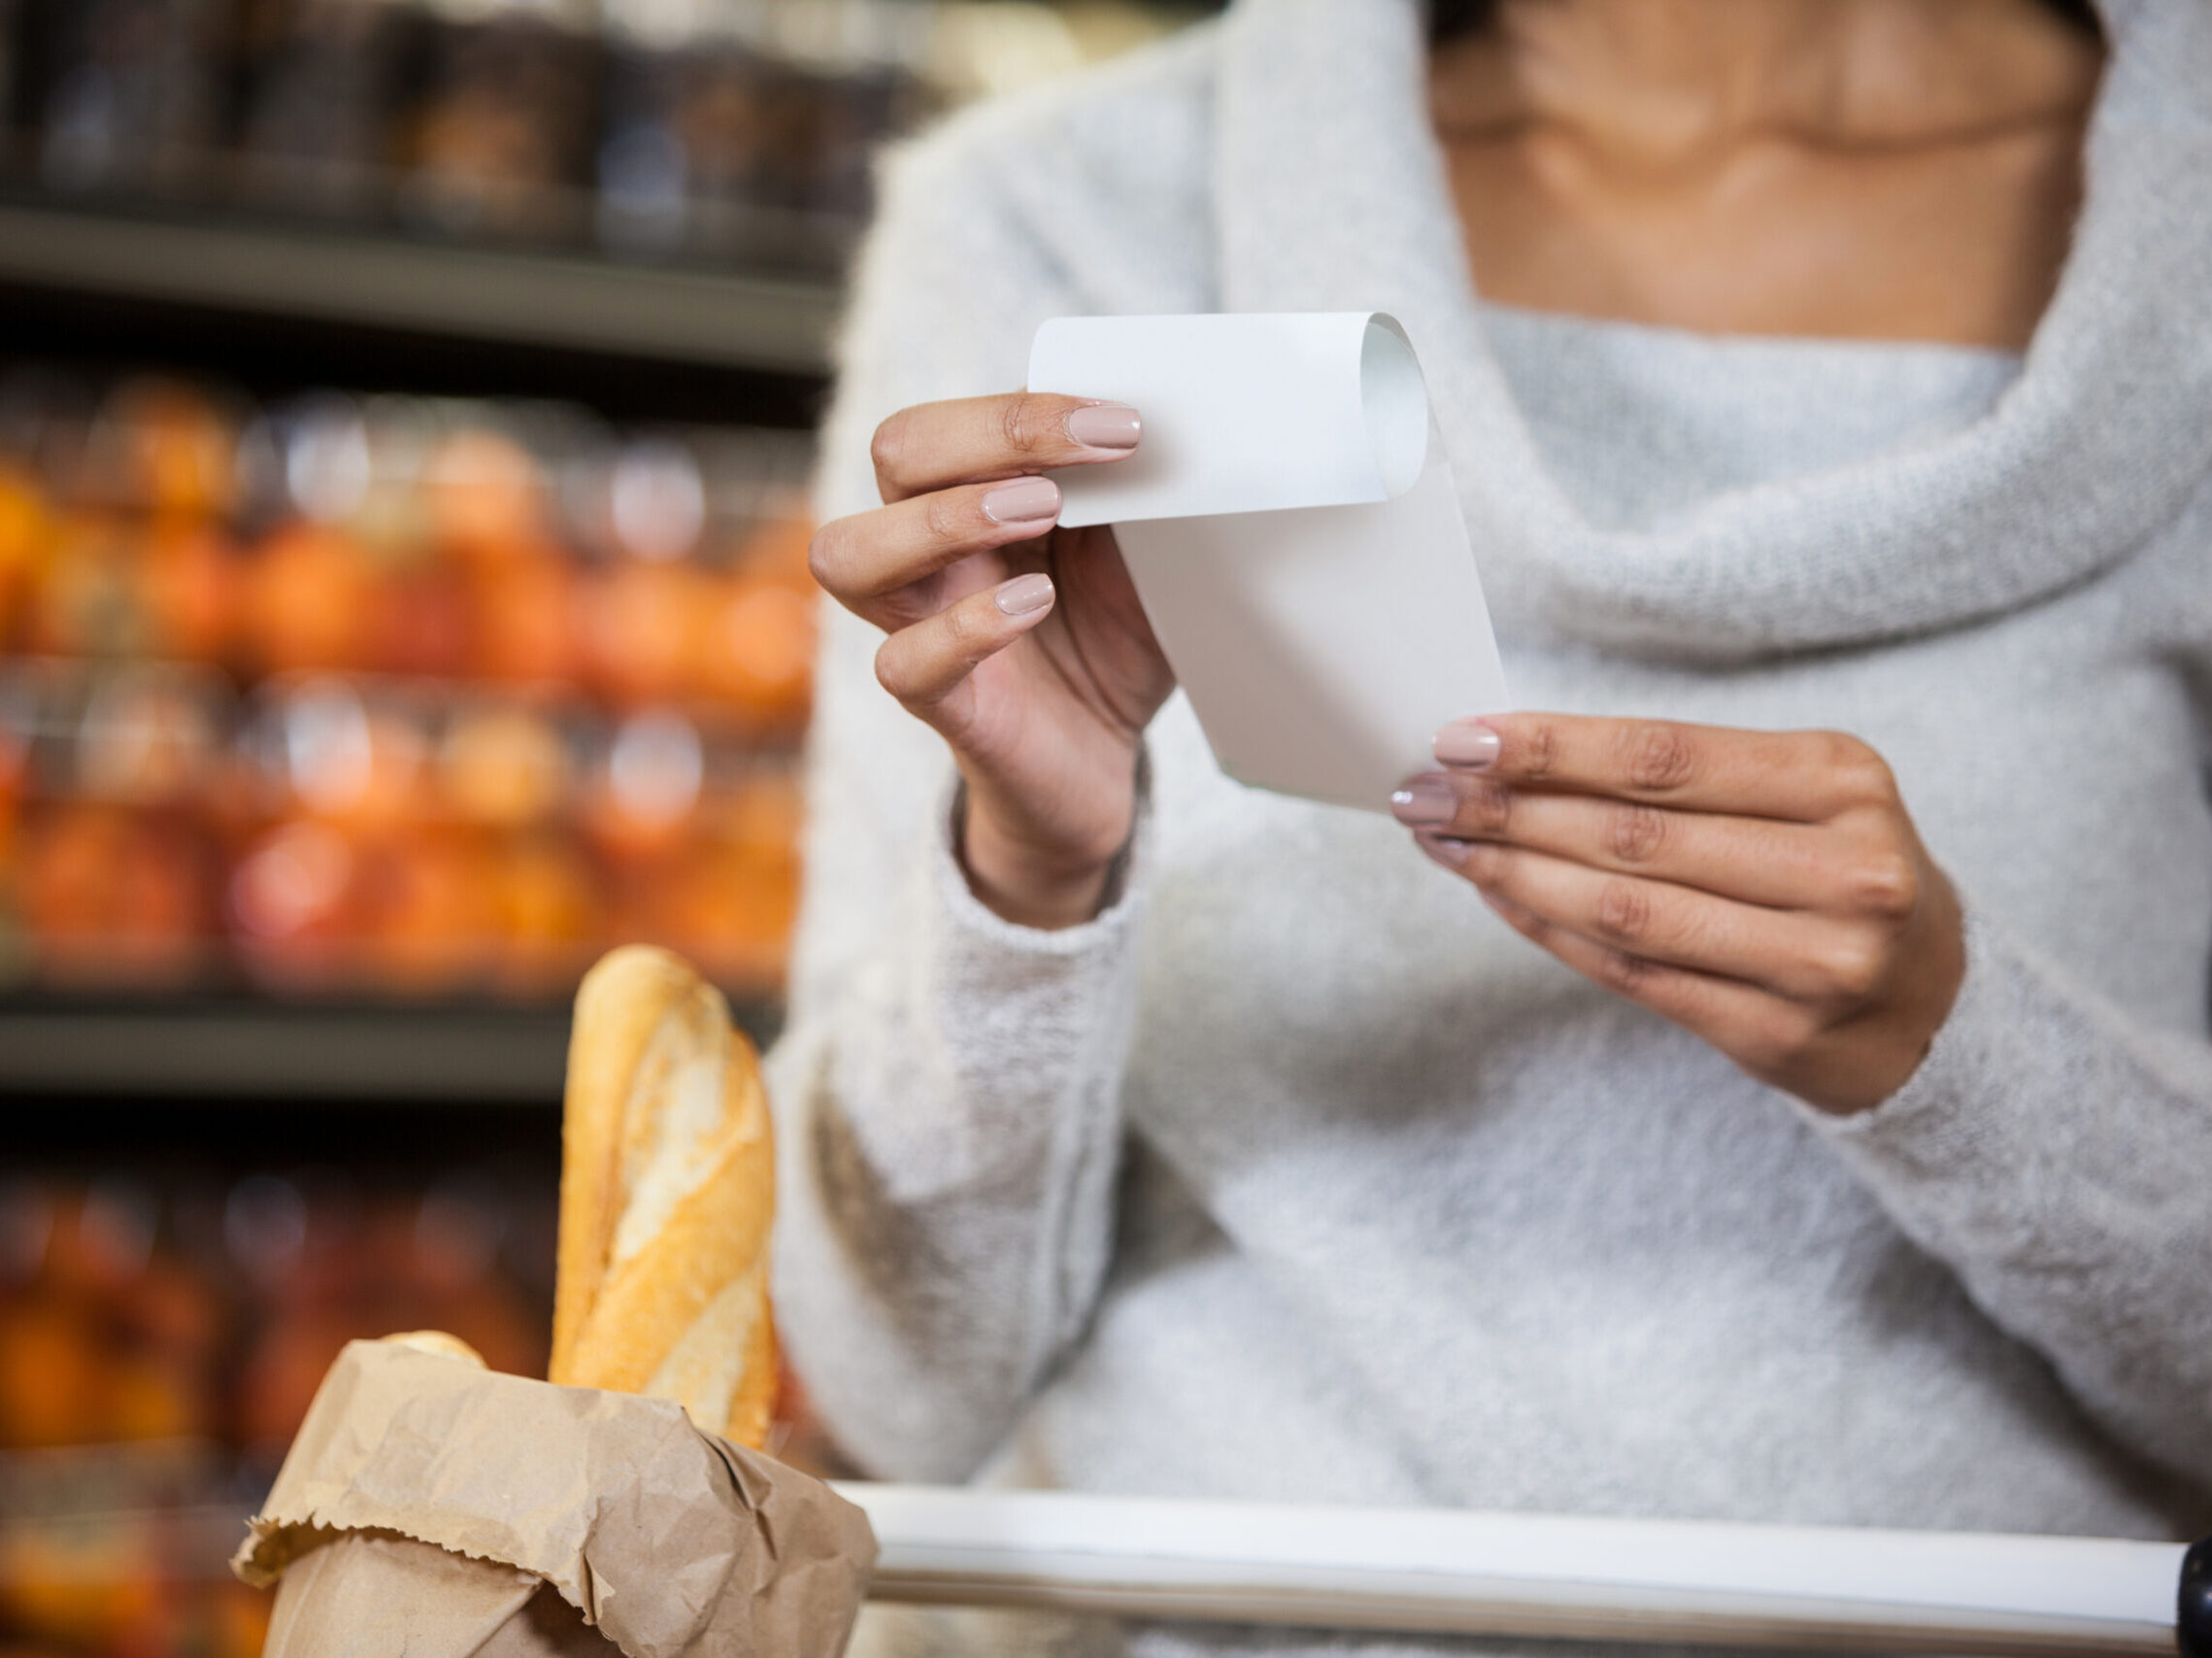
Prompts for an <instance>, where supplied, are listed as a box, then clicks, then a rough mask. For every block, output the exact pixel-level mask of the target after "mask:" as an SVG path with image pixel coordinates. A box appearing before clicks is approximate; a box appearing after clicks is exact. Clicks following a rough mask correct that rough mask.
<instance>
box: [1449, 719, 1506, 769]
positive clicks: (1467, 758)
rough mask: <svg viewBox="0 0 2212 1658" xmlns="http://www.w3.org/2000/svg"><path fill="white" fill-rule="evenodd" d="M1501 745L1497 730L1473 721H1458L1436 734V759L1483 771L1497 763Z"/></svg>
mask: <svg viewBox="0 0 2212 1658" xmlns="http://www.w3.org/2000/svg"><path fill="white" fill-rule="evenodd" d="M1500 746H1501V745H1500V744H1499V742H1498V740H1497V733H1496V732H1495V731H1493V730H1491V728H1490V727H1488V726H1483V725H1478V724H1477V723H1476V722H1474V721H1472V720H1455V721H1453V722H1452V723H1451V724H1450V725H1449V726H1446V727H1444V728H1443V729H1442V730H1440V731H1438V732H1437V733H1436V743H1435V750H1436V762H1437V764H1439V765H1457V766H1460V767H1463V768H1464V769H1466V770H1468V771H1480V770H1482V769H1483V767H1484V766H1486V765H1491V764H1494V763H1495V762H1496V761H1497V751H1498V749H1499V747H1500Z"/></svg>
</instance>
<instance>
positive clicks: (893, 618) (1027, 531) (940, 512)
mask: <svg viewBox="0 0 2212 1658" xmlns="http://www.w3.org/2000/svg"><path fill="white" fill-rule="evenodd" d="M1059 510H1060V490H1059V486H1058V485H1057V484H1056V483H1054V482H1053V481H1052V480H1051V479H1050V478H1029V477H1023V478H1009V479H1005V480H1002V481H1001V482H999V483H996V484H968V485H962V486H960V487H959V488H956V489H951V490H936V491H931V492H930V493H928V494H926V495H914V496H910V497H909V498H907V499H906V500H903V501H900V502H898V503H897V504H896V505H893V506H888V507H878V508H877V509H876V510H875V511H873V512H864V513H855V514H854V515H853V516H852V517H851V518H841V519H836V520H833V521H832V522H830V523H828V524H823V525H822V526H821V528H820V529H818V530H817V531H815V535H814V540H813V541H812V542H811V543H810V544H809V545H808V547H807V566H808V568H809V569H810V570H811V571H812V572H813V573H814V579H815V580H816V581H817V582H819V583H821V587H822V591H823V592H827V593H828V594H829V595H830V596H831V597H833V598H835V599H836V600H837V601H838V603H840V604H842V605H844V606H845V607H846V609H848V610H850V611H853V612H854V613H855V614H856V615H858V616H861V617H864V618H866V619H867V620H868V621H870V622H873V623H875V624H876V625H877V626H879V627H882V628H884V629H886V630H887V631H889V630H893V629H896V628H898V627H903V626H906V625H907V624H908V623H910V622H914V621H917V620H919V619H920V617H921V616H922V615H924V614H926V613H927V612H928V611H929V610H933V609H935V608H937V607H936V606H935V605H930V604H927V603H926V602H925V600H924V599H923V598H922V595H912V596H911V597H910V598H909V600H908V602H907V603H905V604H900V603H898V602H896V596H897V595H899V594H901V592H902V591H903V590H909V589H911V588H912V587H913V586H914V585H915V584H916V583H919V582H922V580H923V579H924V578H926V577H928V576H933V575H935V574H936V573H937V572H938V571H940V570H942V569H944V568H945V567H946V566H947V565H948V564H954V563H957V562H958V561H959V560H960V559H962V558H972V557H973V556H974V555H976V554H978V553H988V552H990V551H992V550H993V549H995V548H999V547H1006V546H1010V545H1011V544H1013V543H1014V542H1017V541H1027V540H1031V539H1033V538H1035V537H1036V536H1039V535H1042V534H1044V533H1045V532H1046V531H1047V530H1049V529H1050V528H1052V527H1053V523H1054V521H1055V520H1056V518H1057V517H1058V516H1059Z"/></svg>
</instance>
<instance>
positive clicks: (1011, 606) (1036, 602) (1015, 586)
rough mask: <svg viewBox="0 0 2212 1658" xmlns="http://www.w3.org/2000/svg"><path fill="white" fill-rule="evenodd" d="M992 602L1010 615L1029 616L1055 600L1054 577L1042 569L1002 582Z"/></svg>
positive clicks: (991, 598)
mask: <svg viewBox="0 0 2212 1658" xmlns="http://www.w3.org/2000/svg"><path fill="white" fill-rule="evenodd" d="M990 602H991V603H993V604H995V605H997V606H998V608H999V609H1000V610H1001V611H1002V612H1004V613H1005V614H1006V615H1008V616H1028V615H1030V614H1032V613H1033V612H1036V611H1039V610H1042V609H1044V608H1045V606H1046V605H1048V604H1050V603H1052V602H1053V578H1052V577H1050V576H1048V575H1046V574H1045V572H1044V571H1042V570H1032V571H1030V572H1029V573H1028V574H1027V575H1025V576H1016V577H1015V578H1014V579H1013V580H1012V581H1010V582H1001V583H999V585H998V591H997V592H994V593H992V594H991V595H990Z"/></svg>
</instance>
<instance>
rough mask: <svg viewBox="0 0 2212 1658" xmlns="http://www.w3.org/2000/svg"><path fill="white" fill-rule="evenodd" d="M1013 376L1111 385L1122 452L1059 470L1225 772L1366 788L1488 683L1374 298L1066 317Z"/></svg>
mask: <svg viewBox="0 0 2212 1658" xmlns="http://www.w3.org/2000/svg"><path fill="white" fill-rule="evenodd" d="M1029 387H1030V389H1032V390H1037V391H1056V392H1063V393H1066V394H1069V395H1072V396H1079V397H1095V398H1100V399H1104V400H1107V401H1113V402H1122V403H1127V404H1129V405H1130V406H1132V407H1133V408H1135V409H1136V410H1137V412H1138V414H1139V415H1140V416H1141V417H1142V418H1143V421H1144V441H1143V443H1142V444H1141V445H1140V446H1139V448H1138V450H1137V452H1136V453H1135V454H1134V455H1133V456H1131V457H1129V458H1128V459H1126V460H1122V461H1115V462H1112V463H1110V464H1104V465H1097V466H1076V467H1065V468H1062V469H1060V470H1058V471H1056V472H1055V473H1053V474H1052V476H1053V478H1054V479H1055V481H1056V482H1057V483H1058V485H1059V486H1060V491H1061V494H1062V498H1063V504H1062V507H1061V512H1060V523H1061V524H1065V525H1068V526H1069V527H1071V528H1073V527H1080V526H1082V525H1086V524H1112V525H1114V529H1115V537H1116V539H1117V541H1118V542H1119V543H1120V545H1121V549H1122V555H1123V559H1124V560H1125V561H1126V562H1127V564H1128V567H1129V574H1130V576H1131V578H1132V579H1133V580H1134V581H1135V583H1136V588H1137V594H1138V596H1139V597H1140V598H1141V599H1142V600H1143V601H1144V607H1145V614H1146V615H1147V616H1148V617H1149V618H1150V619H1151V621H1152V625H1153V630H1154V631H1155V632H1156V634H1157V635H1158V636H1159V642H1160V647H1161V649H1162V650H1164V651H1165V652H1166V653H1167V660H1168V661H1169V663H1170V664H1171V665H1172V666H1173V667H1174V669H1175V673H1176V678H1177V679H1178V680H1179V681H1180V682H1181V684H1182V687H1183V690H1184V692H1185V694H1187V695H1188V696H1189V697H1190V703H1191V707H1192V709H1193V710H1194V711H1195V712H1196V714H1197V716H1198V722H1199V724H1200V725H1201V726H1202V727H1204V728H1205V731H1206V737H1207V740H1208V741H1209V742H1210V743H1211V744H1212V745H1213V749H1214V755H1215V758H1216V759H1217V760H1219V761H1220V762H1221V765H1222V769H1223V770H1224V771H1225V772H1227V773H1228V774H1229V775H1230V776H1231V777H1234V778H1237V779H1238V780H1240V781H1242V782H1245V783H1250V784H1253V785H1256V786H1257V787H1260V788H1264V789H1273V790H1278V791H1280V792H1282V793H1285V794H1290V795H1306V796H1308V797H1310V798H1313V799H1318V800H1329V801H1334V802H1336V803H1338V804H1341V805H1349V806H1361V807H1365V808H1367V809H1369V810H1372V811H1381V810H1383V809H1385V806H1386V803H1387V802H1388V800H1389V797H1390V793H1391V790H1392V789H1394V788H1396V787H1397V785H1398V784H1399V783H1401V782H1402V781H1403V780H1404V779H1405V778H1406V777H1408V776H1410V775H1412V774H1413V773H1415V772H1418V771H1425V770H1428V769H1431V768H1432V766H1433V765H1434V761H1433V759H1432V758H1431V756H1430V754H1429V749H1428V744H1429V739H1430V737H1431V736H1432V735H1433V733H1434V732H1435V729H1436V727H1438V726H1441V725H1442V724H1444V723H1445V722H1446V721H1447V720H1452V719H1455V718H1458V717H1459V716H1461V715H1466V714H1480V713H1489V712H1495V711H1497V710H1500V709H1503V708H1505V707H1506V706H1508V704H1507V700H1506V690H1505V672H1504V669H1503V667H1502V666H1501V665H1500V663H1499V661H1498V653H1497V642H1496V639H1495V638H1494V636H1493V635H1492V633H1491V621H1490V607H1489V605H1488V604H1487V603H1486V602H1485V600H1484V598H1483V589H1482V582H1481V579H1480V577H1479V576H1478V575H1477V573H1476V569H1475V558H1474V552H1473V549H1472V548H1471V547H1470V546H1469V544H1468V540H1467V526H1466V522H1465V520H1464V518H1463V517H1462V516H1461V514H1460V511H1459V500H1458V492H1457V491H1456V490H1455V488H1454V486H1453V482H1452V471H1451V466H1450V463H1449V461H1448V460H1447V459H1446V457H1445V455H1444V446H1443V444H1442V442H1441V440H1440V438H1439V436H1438V434H1437V431H1436V426H1435V423H1434V421H1433V420H1432V419H1431V417H1430V414H1429V409H1428V393H1427V389H1426V388H1425V386H1424V384H1423V382H1422V378H1421V367H1420V363H1419V362H1418V360H1417V359H1416V357H1415V355H1414V350H1413V346H1412V343H1411V342H1410V341H1409V340H1408V339H1407V337H1406V333H1405V330H1404V329H1403V328H1402V327H1400V326H1399V325H1398V323H1397V322H1396V321H1394V320H1393V319H1391V318H1390V317H1387V316H1384V315H1382V314H1381V313H1379V312H1361V311H1350V312H1320V313H1312V314H1289V315H1234V316H1197V317H1066V318H1058V319H1056V320H1054V321H1049V322H1047V323H1045V324H1044V326H1043V327H1041V328H1039V329H1038V330H1037V337H1036V340H1035V342H1034V344H1033V345H1032V346H1031V348H1030V353H1029Z"/></svg>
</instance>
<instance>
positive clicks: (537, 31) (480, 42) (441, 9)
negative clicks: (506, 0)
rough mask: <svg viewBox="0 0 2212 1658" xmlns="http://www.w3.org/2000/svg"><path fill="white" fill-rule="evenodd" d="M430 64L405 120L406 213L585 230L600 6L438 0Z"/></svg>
mask: <svg viewBox="0 0 2212 1658" xmlns="http://www.w3.org/2000/svg"><path fill="white" fill-rule="evenodd" d="M425 9H426V10H427V11H428V12H429V13H430V14H431V15H432V17H433V18H434V20H435V29H434V38H433V42H432V45H431V48H430V53H429V55H430V59H431V65H432V67H431V69H430V72H429V75H428V77H427V85H426V87H425V88H424V90H423V93H422V95H421V96H420V100H419V103H418V104H417V105H416V107H415V108H414V109H413V110H411V111H410V112H409V114H408V116H407V118H406V121H405V127H404V130H405V132H406V135H407V136H406V138H405V141H404V153H405V157H406V163H405V165H406V171H405V176H404V178H403V179H402V181H401V184H400V186H399V202H400V207H401V210H402V212H403V213H404V214H405V215H406V216H407V217H408V218H409V219H411V220H415V221H416V222H419V223H421V224H424V225H427V226H429V227H430V228H433V229H436V230H440V231H444V232H447V233H449V234H460V235H479V236H492V237H522V238H529V239H574V238H576V237H578V236H580V235H581V234H582V233H583V232H584V231H585V230H586V228H587V225H588V222H589V220H588V212H589V210H588V206H587V195H586V189H587V185H588V182H589V157H590V154H591V150H592V146H593V143H594V139H595V136H596V133H597V129H598V118H599V73H600V52H599V50H598V43H597V40H596V38H595V33H594V31H593V29H592V25H593V23H594V21H595V17H594V16H593V14H594V10H595V9H594V8H593V7H592V6H590V5H588V4H584V3H581V0H567V3H564V0H545V3H541V4H533V5H519V4H509V5H501V4H499V3H498V0H492V3H490V4H488V5H487V4H459V3H448V4H437V3H432V4H431V5H429V6H427V7H426V8H425Z"/></svg>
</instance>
